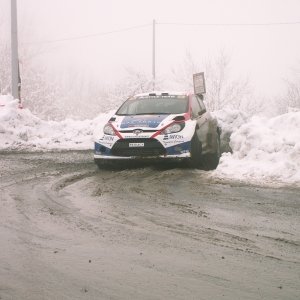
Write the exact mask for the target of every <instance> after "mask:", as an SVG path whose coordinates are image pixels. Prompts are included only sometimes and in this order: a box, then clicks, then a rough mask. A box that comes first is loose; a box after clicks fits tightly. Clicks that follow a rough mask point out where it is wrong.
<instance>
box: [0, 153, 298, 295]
mask: <svg viewBox="0 0 300 300" xmlns="http://www.w3.org/2000/svg"><path fill="white" fill-rule="evenodd" d="M0 159H1V160H0V167H1V168H0V179H1V183H0V193H1V194H0V195H1V196H0V205H1V210H0V299H1V300H3V299H5V300H6V299H13V300H15V299H30V300H35V299H230V300H232V299H245V300H246V299H293V300H296V299H300V189H299V188H298V189H297V188H292V187H285V188H284V187H281V188H274V187H259V186H253V185H252V186H251V185H246V184H241V183H238V182H234V181H228V180H227V181H225V180H220V179H216V178H214V176H213V174H212V173H211V172H205V171H199V170H193V169H186V168H183V167H181V166H178V165H167V166H166V165H165V166H160V165H154V166H150V165H139V166H136V167H134V168H129V169H126V168H121V169H105V170H101V171H98V170H97V168H96V166H95V165H94V163H93V160H92V153H91V152H89V151H81V152H60V153H51V152H48V153H21V152H18V153H12V152H2V153H1V154H0Z"/></svg>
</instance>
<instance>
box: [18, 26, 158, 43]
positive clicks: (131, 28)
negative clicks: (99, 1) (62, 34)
mask: <svg viewBox="0 0 300 300" xmlns="http://www.w3.org/2000/svg"><path fill="white" fill-rule="evenodd" d="M151 25H152V24H151V23H149V24H144V25H137V26H133V27H127V28H123V29H117V30H112V31H106V32H99V33H93V34H87V35H79V36H73V37H69V38H62V39H56V40H49V41H38V42H31V43H24V44H51V43H59V42H65V41H74V40H81V39H87V38H91V37H97V36H104V35H109V34H114V33H119V32H125V31H131V30H134V29H138V28H143V27H148V26H151Z"/></svg>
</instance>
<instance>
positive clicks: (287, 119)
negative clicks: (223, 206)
mask: <svg viewBox="0 0 300 300" xmlns="http://www.w3.org/2000/svg"><path fill="white" fill-rule="evenodd" d="M0 105H1V106H0V150H10V149H14V150H30V151H34V150H56V149H65V150H67V149H72V150H83V149H92V148H93V131H94V128H96V126H103V125H104V124H105V123H106V122H107V120H108V119H109V118H110V116H111V115H112V114H113V112H111V113H108V114H100V115H99V116H98V117H97V118H95V119H93V120H84V121H78V120H71V119H67V120H64V121H61V122H56V121H44V120H41V119H40V118H38V117H36V116H35V115H33V114H32V113H31V112H30V111H29V110H28V109H18V108H17V102H16V101H13V100H12V99H11V98H9V97H8V96H0ZM214 115H215V116H216V117H217V119H218V121H219V124H220V125H221V127H222V150H223V152H224V153H223V155H222V157H221V160H220V164H219V166H218V168H217V170H215V171H213V172H212V176H216V177H220V178H233V179H238V180H246V181H251V182H255V183H259V184H263V183H268V184H269V183H271V182H273V183H289V184H290V183H294V184H297V185H300V111H294V112H290V113H287V114H284V115H280V116H277V117H275V118H271V119H264V118H261V117H260V118H259V117H253V118H251V119H248V118H247V116H246V115H245V114H243V113H241V112H240V111H236V110H222V111H217V112H215V113H214ZM231 150H232V153H230V152H229V151H231Z"/></svg>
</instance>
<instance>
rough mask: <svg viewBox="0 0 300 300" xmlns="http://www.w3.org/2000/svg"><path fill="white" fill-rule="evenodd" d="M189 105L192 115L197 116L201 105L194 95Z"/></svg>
mask: <svg viewBox="0 0 300 300" xmlns="http://www.w3.org/2000/svg"><path fill="white" fill-rule="evenodd" d="M191 107H192V117H193V118H198V117H199V114H200V112H201V107H200V104H199V101H198V99H197V98H196V96H195V95H193V96H192V102H191Z"/></svg>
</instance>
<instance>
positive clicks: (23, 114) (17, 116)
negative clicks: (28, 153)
mask: <svg viewBox="0 0 300 300" xmlns="http://www.w3.org/2000/svg"><path fill="white" fill-rule="evenodd" d="M0 103H1V107H0V149H2V150H9V149H17V150H23V149H27V150H53V149H61V150H62V149H64V150H67V149H73V150H83V149H92V148H93V131H94V128H95V126H103V125H104V124H105V123H106V122H107V121H108V119H109V114H101V115H99V116H98V117H97V118H95V119H93V120H84V121H78V120H72V119H66V120H64V121H61V122H57V121H44V120H41V119H40V118H38V117H36V116H34V115H33V114H32V113H31V112H30V111H29V110H28V109H18V108H17V106H18V103H17V101H16V100H12V99H11V98H10V97H8V96H1V98H0Z"/></svg>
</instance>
